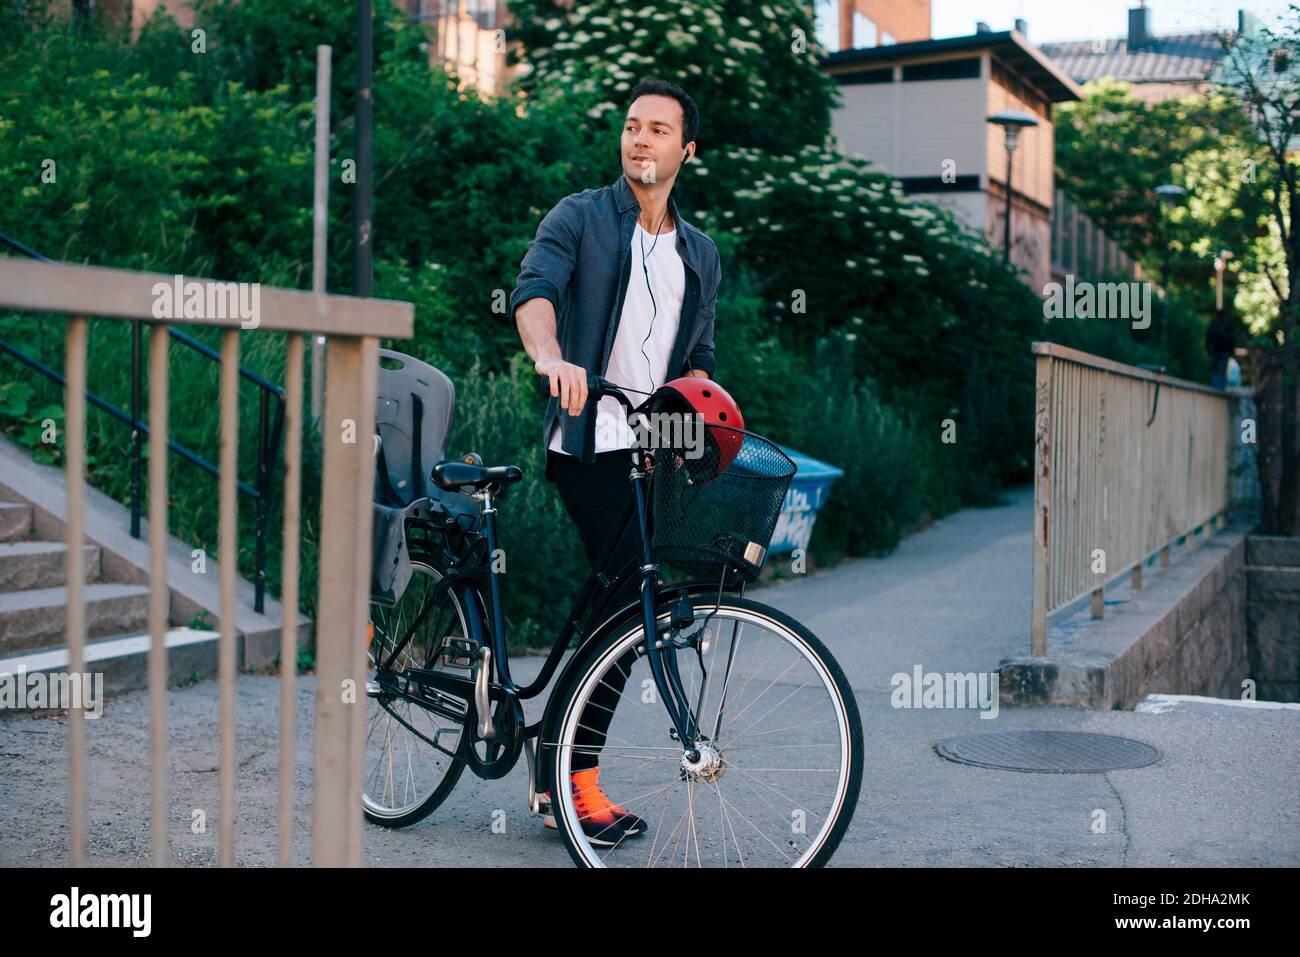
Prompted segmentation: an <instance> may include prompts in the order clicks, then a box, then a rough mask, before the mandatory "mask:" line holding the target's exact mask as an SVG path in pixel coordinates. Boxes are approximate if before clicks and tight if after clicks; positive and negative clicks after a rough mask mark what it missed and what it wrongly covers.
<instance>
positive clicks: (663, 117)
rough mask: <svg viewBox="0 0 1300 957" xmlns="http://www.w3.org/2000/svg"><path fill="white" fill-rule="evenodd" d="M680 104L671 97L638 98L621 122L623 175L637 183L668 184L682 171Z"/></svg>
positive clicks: (648, 95)
mask: <svg viewBox="0 0 1300 957" xmlns="http://www.w3.org/2000/svg"><path fill="white" fill-rule="evenodd" d="M685 149H686V147H684V146H682V105H681V104H680V103H678V102H677V101H676V100H674V99H673V98H672V97H671V96H658V95H655V94H646V95H645V96H639V97H637V98H636V99H635V100H634V101H633V102H632V105H631V106H629V107H628V109H627V118H626V119H625V120H624V121H623V140H622V155H623V172H624V173H625V174H626V175H627V176H628V177H629V178H631V179H633V180H635V181H636V182H639V183H646V184H650V183H663V182H671V181H672V179H673V177H674V176H676V175H677V171H678V170H679V169H681V166H682V161H683V160H684V159H685V157H684V156H683V155H682V153H683V151H684V150H685Z"/></svg>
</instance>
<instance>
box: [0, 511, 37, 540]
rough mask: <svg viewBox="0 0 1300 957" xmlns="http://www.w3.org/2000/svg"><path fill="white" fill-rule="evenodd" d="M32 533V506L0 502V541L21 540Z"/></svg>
mask: <svg viewBox="0 0 1300 957" xmlns="http://www.w3.org/2000/svg"><path fill="white" fill-rule="evenodd" d="M31 533H32V507H31V506H30V505H15V504H13V503H11V502H0V542H21V541H24V540H26V539H27V538H28V537H30V536H31Z"/></svg>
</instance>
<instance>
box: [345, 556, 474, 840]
mask: <svg viewBox="0 0 1300 957" xmlns="http://www.w3.org/2000/svg"><path fill="white" fill-rule="evenodd" d="M411 569H412V572H413V574H412V576H411V582H410V584H409V585H408V586H407V588H406V591H405V593H404V594H403V595H402V597H401V599H400V600H399V601H398V603H397V604H396V605H395V606H394V607H392V608H387V607H384V606H381V605H371V606H370V607H371V616H370V617H371V624H372V625H373V626H374V637H373V638H372V639H371V642H370V646H369V648H368V650H367V656H368V658H369V661H370V667H371V669H372V674H371V675H370V678H369V681H368V682H367V687H366V741H365V753H364V758H363V762H362V774H363V778H362V795H361V803H362V807H363V810H364V812H365V816H366V820H368V821H370V822H371V823H374V824H379V825H382V826H384V827H392V828H397V827H406V826H407V825H409V824H414V823H415V822H416V821H419V820H421V819H423V818H425V817H427V816H428V815H429V814H430V813H431V812H432V811H433V810H434V809H435V808H437V807H438V805H439V804H441V803H442V802H443V801H444V800H445V799H446V797H447V795H448V794H450V793H451V790H452V788H454V787H455V786H456V782H457V781H458V780H459V779H460V775H461V772H463V771H464V770H465V762H464V761H461V760H460V759H458V758H454V757H452V756H451V755H452V754H454V753H455V752H456V750H457V748H458V747H459V745H460V736H461V734H463V733H464V728H465V724H464V721H463V720H457V719H456V717H455V714H456V713H458V712H459V713H462V714H463V712H464V703H463V702H460V701H457V700H456V699H454V698H448V697H445V696H443V695H439V694H438V693H437V692H434V691H431V690H423V691H421V690H420V689H419V688H418V687H417V686H414V685H412V684H410V683H409V682H407V681H406V680H405V679H404V678H403V672H405V671H406V669H408V668H423V669H427V670H437V669H442V668H448V667H450V668H455V667H456V663H455V658H454V657H453V658H452V659H451V661H450V662H449V660H448V652H449V651H450V652H451V653H452V654H453V655H454V654H455V653H456V652H458V651H460V650H463V649H464V648H467V647H469V646H471V645H472V644H473V643H472V642H470V640H469V637H468V635H469V630H468V622H467V619H466V611H465V609H464V608H463V607H462V603H461V602H460V600H459V599H458V598H457V597H456V595H455V594H454V593H453V592H452V591H451V590H450V589H442V590H438V588H437V586H438V583H439V582H440V581H442V578H443V576H442V573H441V572H440V571H438V569H437V568H436V567H434V566H433V565H432V564H430V563H428V562H425V561H420V560H418V559H415V560H412V562H411ZM426 606H431V607H428V608H427V612H426V611H425V609H426ZM422 612H424V617H423V618H421V617H420V615H421V613H422ZM408 635H409V641H407V642H406V644H405V645H404V646H403V647H402V650H401V651H400V652H398V655H397V657H396V659H395V660H394V661H393V663H392V665H391V667H390V668H389V669H387V670H386V671H385V672H384V673H383V674H382V675H381V674H377V673H375V672H374V671H373V669H376V668H378V666H379V665H380V664H381V663H383V662H385V661H387V659H388V658H389V657H390V656H391V654H392V652H393V649H394V648H396V647H397V646H398V645H399V644H400V643H401V642H402V640H403V639H404V638H406V637H407V636H408ZM396 688H403V689H405V690H406V691H407V692H408V693H410V694H414V695H415V696H416V697H418V698H423V699H425V702H426V703H427V706H425V704H421V703H416V702H413V701H411V700H409V699H407V698H405V697H402V696H400V695H398V694H394V693H393V692H394V689H396Z"/></svg>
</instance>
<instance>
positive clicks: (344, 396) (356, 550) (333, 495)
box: [312, 337, 379, 867]
mask: <svg viewBox="0 0 1300 957" xmlns="http://www.w3.org/2000/svg"><path fill="white" fill-rule="evenodd" d="M378 347H379V343H378V340H377V339H375V338H373V337H365V338H356V337H334V338H331V339H330V341H329V343H328V346H327V352H326V360H325V416H324V418H323V419H322V422H321V446H322V454H323V465H322V472H323V476H322V484H321V531H320V596H319V600H318V603H317V618H316V790H315V797H314V800H313V805H312V812H313V819H312V863H313V864H315V865H316V866H318V867H359V866H360V865H361V827H362V822H363V818H362V815H361V790H362V787H361V767H362V751H363V737H364V735H365V713H366V692H365V684H366V649H365V631H366V622H367V620H368V617H369V608H368V605H369V597H370V545H371V543H370V526H371V499H372V497H373V493H374V469H375V465H374V429H375V401H376V400H375V390H376V378H377V370H378V363H379V356H378Z"/></svg>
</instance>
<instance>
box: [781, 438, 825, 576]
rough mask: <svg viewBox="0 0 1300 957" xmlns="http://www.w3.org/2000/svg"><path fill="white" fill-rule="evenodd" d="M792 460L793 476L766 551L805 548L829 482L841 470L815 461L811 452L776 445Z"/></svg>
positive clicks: (787, 550) (786, 550) (784, 551)
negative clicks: (793, 466) (805, 453)
mask: <svg viewBox="0 0 1300 957" xmlns="http://www.w3.org/2000/svg"><path fill="white" fill-rule="evenodd" d="M777 447H778V448H779V449H780V450H781V451H782V452H784V453H785V454H786V455H788V456H790V458H791V459H792V460H794V464H795V473H794V478H793V479H791V480H790V488H789V489H788V490H787V491H786V493H785V503H784V504H783V505H782V506H781V517H780V518H779V519H778V520H777V523H776V531H775V532H773V533H772V545H771V547H770V548H768V554H769V555H780V554H783V553H786V552H792V551H794V550H795V549H796V548H803V549H806V548H807V547H808V540H809V539H810V538H812V530H813V523H814V522H816V520H817V512H818V510H819V509H820V508H821V507H822V506H823V505H825V504H826V500H827V499H828V498H829V497H830V494H831V485H833V484H834V482H835V480H836V479H837V478H841V477H843V475H844V472H843V470H841V469H837V468H836V467H835V466H833V465H828V464H827V463H825V462H819V461H818V460H817V459H814V458H812V457H811V456H807V455H803V454H802V453H800V452H796V451H794V450H793V449H788V448H786V447H785V446H784V445H778V446H777Z"/></svg>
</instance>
